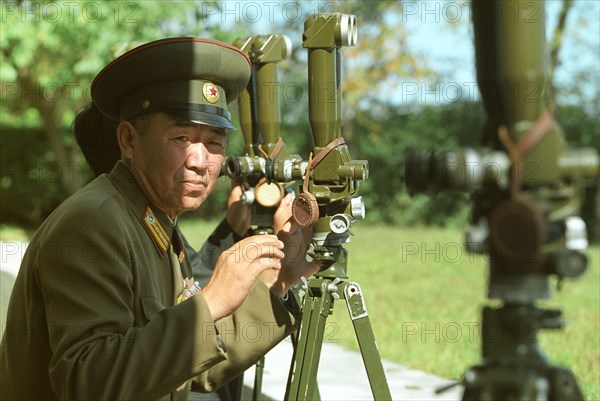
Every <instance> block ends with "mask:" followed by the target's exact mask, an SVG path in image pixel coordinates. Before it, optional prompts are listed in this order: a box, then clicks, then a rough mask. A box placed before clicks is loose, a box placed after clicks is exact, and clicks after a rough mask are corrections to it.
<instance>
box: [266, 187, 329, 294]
mask: <svg viewBox="0 0 600 401" xmlns="http://www.w3.org/2000/svg"><path fill="white" fill-rule="evenodd" d="M293 200H294V194H293V193H289V194H287V195H286V196H285V197H284V198H283V199H282V200H281V203H280V205H279V207H278V208H277V210H276V211H275V215H274V216H273V223H274V231H275V233H276V234H277V237H278V238H279V239H280V240H281V241H282V242H283V244H284V248H283V252H284V254H285V258H284V259H283V260H282V261H281V269H280V270H277V271H275V270H269V271H265V272H264V273H262V274H261V276H260V278H261V279H262V280H263V282H264V283H265V284H266V285H267V286H268V287H269V288H271V291H272V292H273V293H274V294H276V295H277V296H280V297H281V296H283V295H284V294H285V293H286V292H287V291H288V290H289V289H290V287H291V286H292V285H294V284H296V283H298V282H299V281H300V278H301V277H310V276H312V275H313V274H314V273H316V272H317V271H318V270H319V263H318V262H316V261H311V262H308V261H307V260H306V251H307V250H308V246H309V244H310V241H311V239H312V228H306V229H301V228H300V227H299V226H298V225H297V224H296V223H295V222H294V220H293V219H292V201H293Z"/></svg>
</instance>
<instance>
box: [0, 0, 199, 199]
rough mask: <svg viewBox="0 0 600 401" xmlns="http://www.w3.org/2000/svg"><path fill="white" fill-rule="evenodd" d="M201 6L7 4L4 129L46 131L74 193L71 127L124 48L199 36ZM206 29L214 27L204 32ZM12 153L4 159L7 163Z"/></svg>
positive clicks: (76, 171) (78, 179) (1, 62)
mask: <svg viewBox="0 0 600 401" xmlns="http://www.w3.org/2000/svg"><path fill="white" fill-rule="evenodd" d="M194 10H195V3H194V2H192V1H186V2H177V3H171V2H164V1H138V2H133V1H131V2H97V1H81V2H79V1H78V2H68V1H64V2H56V1H6V2H3V4H2V26H1V34H0V54H1V56H2V58H1V59H0V78H1V80H2V106H1V107H2V108H1V109H0V125H2V126H3V130H6V129H8V128H7V127H23V126H25V127H36V126H39V127H41V128H42V132H43V134H44V135H43V137H44V140H45V141H46V143H47V146H48V150H49V151H50V152H49V154H48V155H47V160H48V161H50V162H52V163H54V164H55V165H56V166H59V168H60V170H61V174H60V182H61V185H62V187H63V189H64V191H65V192H66V193H67V194H70V193H73V192H74V191H76V190H77V189H78V188H79V187H80V186H81V185H82V183H83V181H84V179H85V177H83V176H82V174H81V172H80V170H81V163H80V161H81V159H80V156H79V151H78V149H77V147H76V146H74V141H73V140H72V136H71V135H70V133H69V132H68V131H69V130H68V128H66V127H69V126H70V124H71V121H72V120H73V116H74V114H75V113H76V112H77V110H78V109H79V108H81V107H82V106H83V105H84V104H85V103H87V102H89V101H90V100H91V99H90V94H89V88H90V84H91V81H92V79H93V77H94V75H95V74H96V73H97V72H98V71H99V70H100V69H101V68H102V66H104V65H105V64H106V63H107V62H108V61H109V60H110V59H111V54H112V49H113V46H114V45H115V44H117V43H123V42H125V43H127V42H144V41H148V40H154V39H158V38H160V37H162V36H165V35H169V34H171V35H173V34H185V35H193V34H196V33H199V31H200V30H201V29H200V28H199V27H201V26H205V25H203V24H199V23H194V19H193V18H194V17H195V18H196V20H197V19H198V18H201V17H202V15H199V14H198V13H195V14H194V13H192V12H191V11H194ZM204 30H207V28H204ZM7 158H8V159H10V155H3V161H4V162H7V161H8V160H7Z"/></svg>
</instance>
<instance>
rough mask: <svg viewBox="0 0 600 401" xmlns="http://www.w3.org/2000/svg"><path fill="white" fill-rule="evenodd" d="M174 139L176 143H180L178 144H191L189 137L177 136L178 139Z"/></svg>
mask: <svg viewBox="0 0 600 401" xmlns="http://www.w3.org/2000/svg"><path fill="white" fill-rule="evenodd" d="M173 139H174V140H175V142H178V143H186V142H189V138H188V137H187V136H183V135H182V136H177V137H175V138H173Z"/></svg>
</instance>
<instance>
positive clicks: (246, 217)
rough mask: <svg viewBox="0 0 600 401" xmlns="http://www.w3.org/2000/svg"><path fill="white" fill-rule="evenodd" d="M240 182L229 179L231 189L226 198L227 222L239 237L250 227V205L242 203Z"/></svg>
mask: <svg viewBox="0 0 600 401" xmlns="http://www.w3.org/2000/svg"><path fill="white" fill-rule="evenodd" d="M242 193H243V188H242V186H241V184H239V183H236V182H234V181H233V180H232V181H231V191H230V192H229V198H228V199H227V217H226V218H227V224H229V227H231V229H232V230H233V231H234V232H235V233H236V234H237V235H239V236H240V237H243V236H245V235H246V233H247V232H248V230H249V229H250V217H251V216H250V205H246V204H244V203H242Z"/></svg>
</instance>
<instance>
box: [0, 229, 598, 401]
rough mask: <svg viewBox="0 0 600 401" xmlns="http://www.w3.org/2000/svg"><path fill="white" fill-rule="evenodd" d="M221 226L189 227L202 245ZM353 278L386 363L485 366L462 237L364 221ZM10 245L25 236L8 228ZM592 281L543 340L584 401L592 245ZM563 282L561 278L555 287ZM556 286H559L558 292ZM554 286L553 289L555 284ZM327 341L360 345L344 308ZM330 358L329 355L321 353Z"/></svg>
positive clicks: (593, 302) (481, 285)
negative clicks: (563, 324)
mask: <svg viewBox="0 0 600 401" xmlns="http://www.w3.org/2000/svg"><path fill="white" fill-rule="evenodd" d="M215 225H216V224H215V223H206V222H198V223H195V222H190V221H182V223H181V226H182V231H183V232H184V233H185V234H186V237H187V238H188V239H189V241H190V242H191V243H192V245H194V246H195V247H197V248H198V247H200V245H201V244H202V242H203V241H204V240H205V239H206V238H207V236H208V235H209V233H210V232H211V231H212V229H213V228H214V227H215ZM353 231H354V234H355V235H354V236H353V237H352V242H351V243H350V244H348V245H347V249H348V251H349V262H348V274H349V276H350V280H351V281H356V282H357V283H359V284H360V285H361V288H362V290H363V293H364V296H365V300H366V303H367V307H368V311H369V315H370V318H371V323H372V326H373V329H374V332H375V337H376V339H377V343H378V347H379V350H380V352H381V354H382V357H383V358H385V359H388V360H391V361H394V362H398V363H400V364H403V365H406V366H409V367H412V368H417V369H421V370H425V371H428V372H431V373H435V374H438V375H441V376H444V377H448V378H454V379H459V378H460V377H461V376H462V374H463V373H464V372H465V370H467V369H468V368H469V367H471V366H472V365H475V364H477V363H479V362H480V353H479V350H480V339H481V338H480V325H479V321H480V309H481V307H482V306H483V305H485V304H489V303H490V302H489V301H487V300H486V288H487V286H486V277H487V266H488V265H487V262H486V260H485V258H484V257H481V256H472V255H469V254H467V253H465V252H464V251H463V249H462V246H461V243H462V232H461V231H459V230H450V229H439V228H410V229H408V228H394V227H384V226H369V225H364V224H362V225H356V226H355V228H354V230H353ZM0 233H2V235H1V236H0V237H1V238H2V239H3V240H8V239H14V238H10V237H12V236H22V237H23V238H26V237H27V234H24V233H21V232H19V230H15V229H12V228H7V227H3V228H2V229H1V230H0ZM588 256H589V257H590V263H589V267H588V271H587V272H586V273H585V275H584V276H583V277H581V278H579V279H577V280H573V281H569V282H566V283H564V285H563V288H562V289H561V291H559V292H557V291H553V297H552V298H551V299H550V300H548V301H544V302H543V303H541V305H542V306H548V307H555V308H560V309H562V310H563V316H564V318H565V320H567V321H568V322H569V323H570V324H569V325H568V326H567V327H566V328H565V329H564V330H561V331H551V330H546V331H544V332H542V333H541V334H540V335H539V338H540V344H541V346H542V348H543V349H544V351H545V353H546V354H547V355H548V357H549V359H550V360H551V361H552V362H553V363H555V364H558V365H562V366H567V367H569V368H571V369H572V370H573V371H574V372H575V374H576V376H577V378H578V380H579V384H580V386H581V387H582V389H583V391H584V394H585V399H586V400H590V401H596V400H600V384H599V383H600V248H599V247H598V246H594V247H591V249H590V251H589V253H588ZM552 283H553V284H555V282H554V281H552ZM554 287H555V286H554ZM553 290H555V288H553ZM325 335H326V340H325V341H331V342H336V343H339V344H341V345H343V346H346V347H349V348H353V349H357V348H358V346H357V344H356V340H355V338H354V331H353V329H352V325H351V323H350V319H349V318H348V314H347V312H346V310H345V307H344V305H342V304H336V306H335V309H334V314H333V316H331V317H330V318H329V320H328V322H327V328H326V332H325ZM322 357H323V358H326V355H324V356H322Z"/></svg>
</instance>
